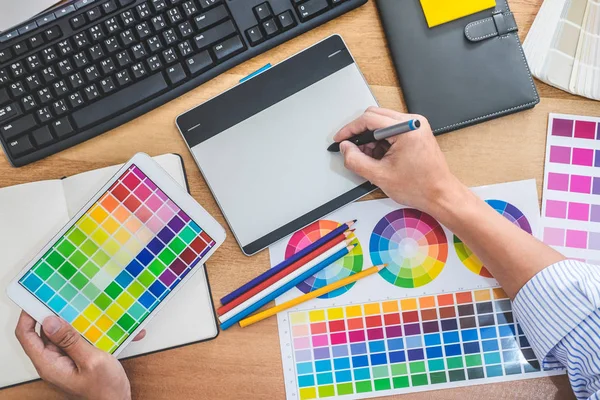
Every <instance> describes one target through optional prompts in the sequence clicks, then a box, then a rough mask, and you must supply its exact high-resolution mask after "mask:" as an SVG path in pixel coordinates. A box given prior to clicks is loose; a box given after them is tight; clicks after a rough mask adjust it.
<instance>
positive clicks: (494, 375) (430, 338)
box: [286, 288, 540, 400]
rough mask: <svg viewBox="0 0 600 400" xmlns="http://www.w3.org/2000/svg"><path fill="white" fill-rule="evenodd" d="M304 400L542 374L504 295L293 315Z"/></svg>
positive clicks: (488, 292) (461, 295)
mask: <svg viewBox="0 0 600 400" xmlns="http://www.w3.org/2000/svg"><path fill="white" fill-rule="evenodd" d="M286 322H287V323H288V327H287V329H289V331H290V332H291V336H292V340H291V344H292V346H291V347H292V348H291V350H290V355H291V357H292V358H293V368H294V369H295V371H296V372H297V380H296V382H295V384H296V387H297V394H298V397H297V398H299V399H301V400H303V399H315V398H328V397H333V396H352V397H353V398H356V397H375V396H382V395H385V394H391V393H405V392H411V391H415V390H422V389H425V388H426V389H436V388H439V387H452V386H456V384H457V383H459V384H460V383H463V384H464V383H465V382H467V381H468V382H469V383H486V382H494V381H499V380H506V379H519V378H524V377H527V376H529V377H534V376H539V375H540V364H539V362H538V361H537V360H536V358H535V355H534V353H533V350H532V349H531V346H530V345H529V342H528V341H527V338H526V337H525V336H524V334H523V331H522V330H521V328H520V327H519V324H518V323H517V322H516V321H515V318H514V315H513V313H512V308H511V303H510V300H509V299H508V298H507V296H506V294H505V293H504V291H503V290H502V289H499V288H497V289H481V290H470V291H463V292H456V293H447V294H439V295H435V296H423V297H418V298H405V299H400V300H391V301H381V302H373V303H364V304H356V305H347V306H343V307H328V308H324V309H313V310H307V311H298V312H290V313H289V314H288V316H287V318H286Z"/></svg>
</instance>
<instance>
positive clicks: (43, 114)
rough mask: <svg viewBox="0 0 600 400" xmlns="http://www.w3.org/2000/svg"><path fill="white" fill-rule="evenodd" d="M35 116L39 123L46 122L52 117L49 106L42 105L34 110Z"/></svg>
mask: <svg viewBox="0 0 600 400" xmlns="http://www.w3.org/2000/svg"><path fill="white" fill-rule="evenodd" d="M35 116H36V118H37V120H38V121H39V122H40V123H42V124H43V123H46V122H48V121H50V120H51V119H52V113H51V112H50V108H48V107H44V108H42V109H40V110H37V111H36V112H35Z"/></svg>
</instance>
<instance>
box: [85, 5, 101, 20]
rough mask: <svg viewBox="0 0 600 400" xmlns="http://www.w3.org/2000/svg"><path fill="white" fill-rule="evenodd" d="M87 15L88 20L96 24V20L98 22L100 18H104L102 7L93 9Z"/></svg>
mask: <svg viewBox="0 0 600 400" xmlns="http://www.w3.org/2000/svg"><path fill="white" fill-rule="evenodd" d="M85 15H86V16H87V18H88V20H89V21H90V22H94V21H95V20H97V19H98V18H100V17H101V16H102V11H101V10H100V7H94V8H92V9H89V10H88V11H87V12H86V13H85Z"/></svg>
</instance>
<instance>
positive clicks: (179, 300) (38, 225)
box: [0, 154, 218, 388]
mask: <svg viewBox="0 0 600 400" xmlns="http://www.w3.org/2000/svg"><path fill="white" fill-rule="evenodd" d="M154 159H155V160H156V161H157V162H158V163H159V164H160V165H161V166H162V167H163V168H164V169H165V170H166V171H167V172H168V173H169V174H170V175H171V176H172V177H173V178H174V179H175V180H176V181H177V182H178V183H179V184H181V186H183V187H186V178H185V172H184V169H183V164H182V162H181V158H180V157H179V156H178V155H175V154H166V155H162V156H158V157H155V158H154ZM119 167H120V166H114V167H108V168H103V169H98V170H95V171H90V172H85V173H83V174H79V175H75V176H72V177H69V178H65V179H57V180H49V181H41V182H33V183H27V184H23V185H18V186H12V187H8V188H4V189H0V254H1V255H2V265H1V267H0V360H2V362H0V388H2V387H6V386H10V385H14V384H18V383H22V382H25V381H29V380H32V379H36V378H38V375H37V373H36V371H35V369H34V367H33V365H32V364H31V362H30V361H29V359H28V358H27V356H26V355H25V353H24V352H23V350H22V349H21V346H20V345H19V343H18V342H17V340H16V338H15V335H14V329H15V325H16V323H17V319H18V316H19V313H20V309H19V308H18V307H17V306H16V305H15V304H14V303H13V302H12V301H11V300H10V299H9V298H8V297H7V296H6V293H5V289H6V287H7V286H8V283H9V282H10V281H11V280H12V279H13V278H14V277H15V275H16V274H17V273H18V272H19V271H20V270H21V269H22V268H23V267H24V266H25V264H26V263H27V262H28V261H29V260H30V259H31V258H32V257H33V256H35V254H36V253H37V252H38V251H39V250H40V249H41V248H42V247H43V246H44V245H45V244H46V243H47V242H48V241H49V240H50V239H51V238H52V236H53V235H55V234H56V232H57V231H58V230H60V228H62V227H63V226H64V225H65V224H66V223H67V222H69V220H70V219H71V218H72V217H73V215H75V214H76V213H77V211H79V210H80V209H81V207H83V206H84V204H85V203H86V202H87V201H88V200H89V199H90V198H91V197H92V196H93V195H94V194H96V193H97V191H98V190H100V188H101V187H102V186H103V185H104V184H105V183H106V182H107V181H108V180H109V179H110V178H111V177H112V176H113V175H114V174H115V173H116V172H117V171H118V169H119ZM146 330H147V332H148V334H147V336H146V338H145V339H144V340H142V341H141V342H137V343H131V344H130V345H129V346H128V347H127V348H126V349H125V350H124V351H123V352H122V353H121V354H120V356H119V358H125V357H131V356H135V355H139V354H145V353H149V352H154V351H158V350H163V349H167V348H171V347H175V346H180V345H184V344H189V343H193V342H198V341H200V340H206V339H211V338H214V337H216V335H217V333H218V328H217V325H216V320H215V316H214V309H213V304H212V299H211V295H210V287H209V284H208V281H207V277H206V270H205V269H204V268H201V269H199V270H198V272H196V274H194V276H192V278H191V279H190V281H189V282H188V283H187V284H186V285H184V286H183V287H182V288H181V289H180V290H179V292H178V293H177V294H176V295H175V296H174V297H173V298H172V299H171V300H170V301H169V302H168V303H167V304H166V305H165V307H164V308H163V309H162V310H161V312H160V313H159V314H158V315H157V316H156V317H155V318H153V319H152V320H151V321H150V322H149V323H148V325H147V327H146Z"/></svg>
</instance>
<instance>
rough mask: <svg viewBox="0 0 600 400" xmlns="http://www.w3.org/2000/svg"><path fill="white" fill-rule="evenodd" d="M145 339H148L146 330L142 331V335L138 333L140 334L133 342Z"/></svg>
mask: <svg viewBox="0 0 600 400" xmlns="http://www.w3.org/2000/svg"><path fill="white" fill-rule="evenodd" d="M145 337H146V330H145V329H142V330H141V331H140V333H138V334H137V335H136V336H135V337H134V338H133V340H132V341H133V342H137V341H140V340H142V339H144V338H145Z"/></svg>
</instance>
